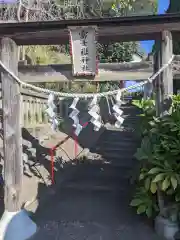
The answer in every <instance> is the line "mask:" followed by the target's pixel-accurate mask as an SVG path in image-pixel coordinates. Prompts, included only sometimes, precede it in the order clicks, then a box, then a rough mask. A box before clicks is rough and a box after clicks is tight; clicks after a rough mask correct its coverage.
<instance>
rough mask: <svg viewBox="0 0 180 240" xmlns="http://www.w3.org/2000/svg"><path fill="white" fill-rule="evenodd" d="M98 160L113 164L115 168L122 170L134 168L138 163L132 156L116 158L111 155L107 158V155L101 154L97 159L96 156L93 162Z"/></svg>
mask: <svg viewBox="0 0 180 240" xmlns="http://www.w3.org/2000/svg"><path fill="white" fill-rule="evenodd" d="M96 155H97V154H96ZM91 158H92V156H91ZM96 159H98V160H99V161H102V162H104V163H106V164H111V165H113V166H114V167H122V168H133V167H134V165H135V164H136V161H137V160H136V159H135V158H133V157H132V156H128V157H117V158H114V157H112V156H111V155H110V156H107V154H106V156H105V155H103V156H101V155H100V154H99V157H98V158H97V156H96V158H95V159H94V160H93V161H96Z"/></svg>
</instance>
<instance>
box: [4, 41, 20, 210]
mask: <svg viewBox="0 0 180 240" xmlns="http://www.w3.org/2000/svg"><path fill="white" fill-rule="evenodd" d="M0 46H1V54H0V56H1V61H2V62H3V63H4V64H5V65H6V66H8V67H9V68H10V69H11V70H12V71H13V72H14V73H15V74H17V70H18V62H17V59H18V58H17V56H18V55H17V54H18V51H17V50H18V49H17V46H16V44H15V42H14V41H13V40H12V39H10V38H3V39H1V45H0ZM1 81H2V108H3V130H4V136H3V137H4V159H5V163H4V174H5V197H4V203H5V209H6V210H8V211H18V210H20V209H21V202H20V194H21V189H22V176H23V162H22V137H21V94H20V86H19V85H18V84H17V83H16V81H15V80H14V79H12V78H11V77H10V76H9V75H8V74H7V73H5V72H1Z"/></svg>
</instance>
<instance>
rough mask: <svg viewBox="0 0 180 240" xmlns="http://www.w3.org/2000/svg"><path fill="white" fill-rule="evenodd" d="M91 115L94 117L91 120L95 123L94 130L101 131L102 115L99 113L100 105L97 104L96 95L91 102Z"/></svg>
mask: <svg viewBox="0 0 180 240" xmlns="http://www.w3.org/2000/svg"><path fill="white" fill-rule="evenodd" d="M89 108H90V109H89V111H88V113H89V115H90V116H91V117H92V118H91V120H90V122H91V123H92V124H93V125H94V131H99V129H100V128H101V126H102V123H101V116H100V115H99V111H100V109H99V106H98V104H97V97H96V96H95V97H94V98H93V100H92V101H91V103H90V104H89Z"/></svg>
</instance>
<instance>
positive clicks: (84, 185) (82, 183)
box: [62, 178, 131, 194]
mask: <svg viewBox="0 0 180 240" xmlns="http://www.w3.org/2000/svg"><path fill="white" fill-rule="evenodd" d="M130 187H131V185H130V184H127V183H124V182H122V181H121V182H120V181H118V182H114V181H110V179H107V180H106V181H105V180H103V181H102V180H101V179H99V181H98V180H97V179H95V180H93V179H92V178H91V179H90V180H86V179H84V178H82V179H78V180H75V179H73V181H68V182H65V183H64V184H63V186H62V189H72V190H82V191H115V192H121V193H122V192H123V193H124V194H126V193H127V192H129V188H130ZM127 189H128V191H127Z"/></svg>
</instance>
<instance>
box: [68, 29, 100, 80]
mask: <svg viewBox="0 0 180 240" xmlns="http://www.w3.org/2000/svg"><path fill="white" fill-rule="evenodd" d="M69 31H70V44H71V54H72V64H73V71H72V74H73V76H95V75H96V72H97V61H96V28H95V27H90V26H86V27H74V28H70V29H69Z"/></svg>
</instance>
